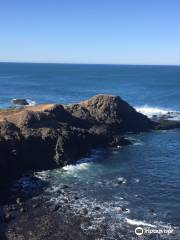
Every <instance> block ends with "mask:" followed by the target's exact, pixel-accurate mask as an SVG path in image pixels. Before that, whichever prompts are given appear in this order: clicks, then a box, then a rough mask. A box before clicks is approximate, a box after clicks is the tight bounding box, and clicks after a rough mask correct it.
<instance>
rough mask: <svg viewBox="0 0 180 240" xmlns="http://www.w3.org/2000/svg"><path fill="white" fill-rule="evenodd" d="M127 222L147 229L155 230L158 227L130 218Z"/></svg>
mask: <svg viewBox="0 0 180 240" xmlns="http://www.w3.org/2000/svg"><path fill="white" fill-rule="evenodd" d="M126 222H127V223H128V224H130V225H133V226H146V227H153V228H155V227H156V225H154V224H150V223H147V222H145V221H139V220H135V219H130V218H126Z"/></svg>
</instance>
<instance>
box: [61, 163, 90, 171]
mask: <svg viewBox="0 0 180 240" xmlns="http://www.w3.org/2000/svg"><path fill="white" fill-rule="evenodd" d="M89 166H90V163H79V164H76V165H67V166H64V167H63V168H62V169H63V170H65V171H66V172H68V173H70V174H72V173H76V172H78V171H81V170H86V169H88V168H89Z"/></svg>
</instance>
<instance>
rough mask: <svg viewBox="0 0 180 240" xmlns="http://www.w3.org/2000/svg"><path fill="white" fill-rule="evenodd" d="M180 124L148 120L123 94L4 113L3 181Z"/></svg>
mask: <svg viewBox="0 0 180 240" xmlns="http://www.w3.org/2000/svg"><path fill="white" fill-rule="evenodd" d="M177 127H180V122H175V121H169V120H164V119H163V120H162V121H161V120H160V121H159V122H155V121H152V120H151V119H148V118H147V117H146V116H145V115H143V114H141V113H139V112H137V111H136V110H135V109H134V108H133V107H131V106H130V105H129V104H128V103H127V102H125V101H124V100H122V99H121V98H120V97H118V96H112V95H97V96H94V97H92V98H91V99H89V100H87V101H83V102H80V103H78V104H71V105H65V106H63V105H61V104H41V105H36V106H29V107H23V108H20V109H7V110H1V111H0V155H1V157H0V182H1V184H4V183H6V182H9V181H11V180H12V179H14V178H16V177H18V176H20V174H22V173H24V172H26V171H29V170H32V171H34V170H42V169H51V168H57V167H62V166H64V165H67V164H73V163H75V162H76V161H77V160H78V159H79V158H80V157H82V156H85V155H87V154H88V153H89V152H90V150H91V149H92V148H101V147H103V148H104V147H118V146H121V145H127V144H130V141H129V140H128V139H126V138H125V137H124V136H123V135H124V134H125V133H127V132H141V131H149V130H152V129H172V128H177Z"/></svg>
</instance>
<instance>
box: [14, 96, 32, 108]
mask: <svg viewBox="0 0 180 240" xmlns="http://www.w3.org/2000/svg"><path fill="white" fill-rule="evenodd" d="M12 103H14V104H16V105H22V106H23V105H29V103H28V101H27V100H26V99H18V98H17V99H13V100H12Z"/></svg>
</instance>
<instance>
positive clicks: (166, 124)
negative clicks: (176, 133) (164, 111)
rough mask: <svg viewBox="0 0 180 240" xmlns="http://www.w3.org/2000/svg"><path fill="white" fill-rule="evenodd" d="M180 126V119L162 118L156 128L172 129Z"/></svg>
mask: <svg viewBox="0 0 180 240" xmlns="http://www.w3.org/2000/svg"><path fill="white" fill-rule="evenodd" d="M175 128H180V121H173V120H172V121H170V120H161V121H160V122H159V123H158V125H157V126H156V127H155V129H156V130H170V129H175Z"/></svg>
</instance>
